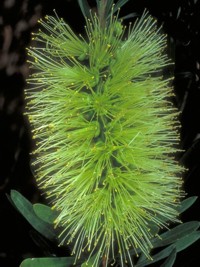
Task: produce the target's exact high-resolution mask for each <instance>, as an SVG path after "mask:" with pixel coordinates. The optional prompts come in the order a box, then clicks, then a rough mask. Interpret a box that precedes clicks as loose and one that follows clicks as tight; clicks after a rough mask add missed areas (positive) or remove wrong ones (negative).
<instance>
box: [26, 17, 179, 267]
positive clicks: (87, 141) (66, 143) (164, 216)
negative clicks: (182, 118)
mask: <svg viewBox="0 0 200 267" xmlns="http://www.w3.org/2000/svg"><path fill="white" fill-rule="evenodd" d="M40 23H41V25H42V27H43V30H39V31H38V33H35V34H34V36H33V38H34V40H36V41H37V44H38V47H31V48H29V49H28V53H29V55H30V65H31V68H32V69H33V70H34V72H33V74H32V75H31V77H30V78H29V79H28V83H29V84H30V88H29V89H28V90H27V92H26V94H27V96H26V98H27V114H28V117H29V120H30V123H31V125H32V127H33V137H34V138H36V140H37V143H36V145H37V148H36V149H35V151H34V152H33V154H34V155H36V159H35V161H34V165H35V169H36V175H37V181H38V184H39V186H40V188H41V189H43V190H44V192H45V193H46V195H47V198H49V199H50V200H51V204H52V207H53V208H54V209H56V210H58V211H59V215H58V217H57V219H56V221H55V226H56V227H57V226H60V227H61V229H62V231H61V233H60V238H61V244H69V243H72V244H73V254H74V253H75V255H76V258H77V259H78V258H79V257H80V256H81V253H82V251H84V250H85V251H89V257H90V256H91V255H92V254H93V253H94V252H95V253H97V254H96V259H95V264H97V262H98V261H99V259H101V258H104V259H106V262H107V261H108V259H109V258H113V259H114V258H115V257H116V255H117V254H118V253H119V255H120V257H121V262H122V265H123V262H125V261H126V260H127V259H130V261H131V256H130V252H129V250H130V249H132V248H134V249H135V250H138V249H139V250H141V251H142V252H143V253H145V255H146V256H147V257H150V256H149V252H150V250H151V248H152V245H151V237H152V236H153V233H152V231H151V227H152V225H157V226H159V227H163V226H164V227H165V226H166V225H167V224H166V222H167V221H169V222H170V221H171V222H174V221H178V219H177V215H178V214H177V211H176V206H177V203H179V200H180V198H181V196H182V195H183V193H182V189H181V187H182V181H181V179H180V178H179V174H180V173H181V172H182V171H183V167H181V166H180V165H179V164H178V162H177V161H176V159H175V154H176V152H177V151H178V149H177V144H178V143H179V133H178V128H179V123H178V121H177V115H178V111H177V110H176V108H174V107H173V105H172V104H171V102H170V97H171V96H172V94H173V92H172V88H171V87H170V86H169V80H170V79H164V78H163V77H162V75H161V73H162V69H163V68H164V67H165V66H167V65H169V64H170V61H169V60H168V58H167V56H166V55H165V53H164V50H165V48H166V37H165V35H163V34H161V33H160V29H158V28H157V27H156V21H155V20H154V19H153V18H152V17H151V16H149V15H148V14H147V13H144V14H143V15H142V17H141V18H140V19H139V20H138V21H136V23H135V24H134V26H131V25H130V26H129V27H128V29H127V36H126V27H125V26H123V24H122V21H120V20H119V19H118V16H114V15H113V12H111V15H110V17H109V20H108V21H107V22H106V24H105V25H104V27H103V26H102V24H101V21H100V19H99V18H98V16H96V15H92V16H91V18H90V19H87V20H86V27H85V30H86V37H83V36H81V35H76V34H75V33H74V32H73V31H72V29H71V28H70V27H69V25H67V24H66V23H65V22H64V21H63V19H60V18H58V17H55V18H54V17H51V16H48V17H46V20H44V21H42V20H40ZM59 229H60V228H59Z"/></svg>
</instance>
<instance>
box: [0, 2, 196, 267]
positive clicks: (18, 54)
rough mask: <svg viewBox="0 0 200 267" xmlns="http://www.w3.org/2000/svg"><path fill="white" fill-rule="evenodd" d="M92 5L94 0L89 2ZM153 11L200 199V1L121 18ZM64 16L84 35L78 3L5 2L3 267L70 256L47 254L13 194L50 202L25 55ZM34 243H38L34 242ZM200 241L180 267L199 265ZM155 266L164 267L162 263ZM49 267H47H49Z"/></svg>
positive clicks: (0, 70)
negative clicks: (35, 137)
mask: <svg viewBox="0 0 200 267" xmlns="http://www.w3.org/2000/svg"><path fill="white" fill-rule="evenodd" d="M89 2H90V4H91V5H93V4H94V2H95V1H94V0H91V1H89ZM144 8H147V9H148V10H149V12H150V14H152V15H153V16H155V18H157V20H158V24H159V25H161V24H162V25H163V30H164V32H165V33H167V34H168V40H169V44H168V52H169V55H170V57H171V58H172V59H173V61H174V62H175V66H174V71H173V72H174V73H172V74H174V76H175V79H174V82H173V83H174V89H175V95H176V96H175V105H176V106H177V107H178V108H179V110H180V111H182V113H181V115H180V120H181V124H182V129H181V148H182V149H184V150H185V152H184V153H181V155H180V162H181V163H182V164H184V165H185V166H186V167H187V168H188V171H187V172H186V174H185V176H184V181H185V183H184V188H185V190H186V192H187V193H188V196H194V195H199V192H200V189H199V188H200V187H199V179H200V81H199V75H200V1H198V0H190V1H189V0H187V1H186V0H179V1H178V0H173V1H169V0H162V1H161V0H130V1H129V3H128V4H126V6H124V8H123V9H122V11H121V15H125V14H128V13H132V12H137V13H138V14H141V13H142V11H143V10H144ZM53 9H56V12H57V14H58V15H59V16H60V17H63V18H64V19H65V20H66V22H67V23H69V24H70V25H71V26H72V28H73V29H74V30H75V31H77V32H82V31H83V25H84V19H83V16H82V14H81V11H80V9H79V7H78V4H77V1H76V0H71V1H70V0H56V1H50V0H49V1H48V0H46V1H45V0H1V1H0V267H15V266H16V267H17V266H19V264H20V263H21V261H22V260H23V259H24V258H27V257H42V256H48V255H58V256H65V255H66V253H67V251H65V250H61V249H57V248H56V246H55V244H50V243H48V246H49V250H48V251H45V249H40V248H39V246H38V245H37V244H38V242H39V241H38V240H39V239H40V236H38V235H37V233H36V232H34V231H33V229H32V228H31V226H30V225H29V224H28V223H27V222H26V221H25V219H24V218H23V217H22V216H21V215H20V214H19V213H18V212H17V211H16V210H15V209H14V208H13V206H12V205H11V204H10V202H9V201H8V199H7V197H6V194H9V193H10V190H11V189H15V190H18V191H20V192H21V193H22V194H23V195H24V196H26V197H27V198H28V199H29V200H30V201H31V202H33V203H35V202H39V201H43V199H42V197H41V195H40V192H39V191H38V189H37V186H36V184H35V180H34V178H33V175H32V173H31V169H30V157H29V152H30V151H31V149H32V146H33V144H32V140H31V136H30V130H29V124H28V122H27V119H26V118H25V117H24V116H23V112H24V93H23V92H24V88H25V87H26V83H25V79H26V78H27V76H28V74H29V69H28V66H27V64H26V59H27V56H26V50H25V48H26V47H27V46H28V45H30V41H31V35H30V33H31V31H35V30H37V28H38V24H37V20H38V18H40V17H43V16H44V15H45V14H49V15H50V14H51V15H52V14H53ZM199 207H200V205H199V200H198V201H197V202H196V203H195V204H194V205H193V206H192V207H191V208H190V209H189V210H188V211H186V212H185V213H184V214H183V216H182V220H183V221H188V220H200V208H199ZM33 240H35V242H34V241H33ZM199 252H200V242H199V241H198V242H196V243H195V244H194V245H192V246H191V247H189V248H188V249H187V250H185V251H183V252H181V253H179V254H178V258H177V260H176V263H175V267H176V266H177V267H191V266H192V267H195V266H199V265H200V253H199ZM156 266H160V264H159V263H158V264H157V265H156ZM47 267H48V266H47Z"/></svg>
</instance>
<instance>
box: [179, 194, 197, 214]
mask: <svg viewBox="0 0 200 267" xmlns="http://www.w3.org/2000/svg"><path fill="white" fill-rule="evenodd" d="M197 198H198V197H197V196H193V197H189V198H186V199H184V200H183V201H182V202H181V204H180V206H178V208H177V211H178V212H179V213H183V212H184V211H186V210H187V209H189V208H190V207H191V206H192V205H193V204H194V202H195V201H196V200H197Z"/></svg>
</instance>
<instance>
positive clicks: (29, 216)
mask: <svg viewBox="0 0 200 267" xmlns="http://www.w3.org/2000/svg"><path fill="white" fill-rule="evenodd" d="M11 200H12V201H13V203H14V205H15V206H16V208H17V209H18V211H19V212H20V213H21V214H22V215H23V216H24V217H25V219H26V220H27V221H28V222H29V223H30V224H31V225H32V226H33V228H34V229H35V230H37V231H38V232H39V233H41V234H42V235H43V236H45V237H46V238H48V239H50V240H55V239H56V235H55V231H54V229H53V226H52V225H51V224H49V223H46V222H44V221H43V220H41V219H40V218H38V217H37V215H36V214H35V212H34V210H33V205H32V204H31V203H30V202H29V201H28V200H27V199H26V198H25V197H23V196H22V195H21V194H20V193H19V192H17V191H15V190H11Z"/></svg>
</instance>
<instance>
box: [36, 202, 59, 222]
mask: <svg viewBox="0 0 200 267" xmlns="http://www.w3.org/2000/svg"><path fill="white" fill-rule="evenodd" d="M33 210H34V212H35V214H36V215H37V216H38V217H39V218H40V219H42V220H43V221H44V222H47V223H50V224H53V222H54V220H55V219H56V217H57V216H58V213H57V212H56V211H54V210H52V209H51V208H50V207H49V206H46V205H44V204H40V203H36V204H34V205H33Z"/></svg>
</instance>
